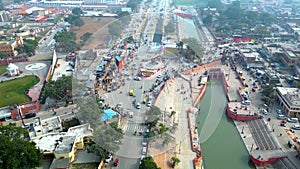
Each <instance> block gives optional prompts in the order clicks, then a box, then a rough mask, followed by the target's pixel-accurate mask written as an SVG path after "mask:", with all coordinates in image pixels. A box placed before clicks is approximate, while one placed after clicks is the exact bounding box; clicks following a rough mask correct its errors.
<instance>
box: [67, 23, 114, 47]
mask: <svg viewBox="0 0 300 169" xmlns="http://www.w3.org/2000/svg"><path fill="white" fill-rule="evenodd" d="M82 19H83V21H84V25H83V26H82V27H80V29H79V28H78V27H72V29H71V31H73V32H75V33H76V36H77V40H76V42H77V43H79V42H80V37H81V36H82V35H83V34H84V33H87V32H90V33H93V35H92V37H91V38H90V39H89V40H88V41H87V42H86V43H85V44H84V46H83V47H82V49H91V48H102V47H106V45H107V43H108V41H109V39H110V34H109V32H108V28H107V25H108V24H109V23H111V22H112V21H114V20H116V18H114V17H82Z"/></svg>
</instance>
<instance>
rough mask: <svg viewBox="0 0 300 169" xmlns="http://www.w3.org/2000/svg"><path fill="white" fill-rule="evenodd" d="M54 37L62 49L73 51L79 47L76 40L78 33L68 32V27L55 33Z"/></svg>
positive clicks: (58, 46)
mask: <svg viewBox="0 0 300 169" xmlns="http://www.w3.org/2000/svg"><path fill="white" fill-rule="evenodd" d="M54 39H55V41H56V44H57V48H61V49H62V50H65V51H69V52H71V51H74V50H75V49H77V48H78V45H77V44H76V42H75V40H76V34H75V33H74V32H68V31H67V30H66V29H63V30H62V31H60V32H57V33H56V34H55V36H54Z"/></svg>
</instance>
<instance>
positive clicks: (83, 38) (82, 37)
mask: <svg viewBox="0 0 300 169" xmlns="http://www.w3.org/2000/svg"><path fill="white" fill-rule="evenodd" d="M92 35H93V33H91V32H86V33H84V34H83V35H82V36H81V37H80V40H82V41H83V42H86V41H88V40H89V39H90V37H91V36H92Z"/></svg>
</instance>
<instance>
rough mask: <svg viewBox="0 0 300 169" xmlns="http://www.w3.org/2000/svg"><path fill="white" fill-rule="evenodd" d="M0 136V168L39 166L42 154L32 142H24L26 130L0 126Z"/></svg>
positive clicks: (24, 168)
mask: <svg viewBox="0 0 300 169" xmlns="http://www.w3.org/2000/svg"><path fill="white" fill-rule="evenodd" d="M0 135H1V136H0V142H1V144H0V159H1V162H0V168H11V169H28V168H35V167H38V166H40V162H41V159H42V153H41V151H40V150H39V149H37V148H36V147H35V143H34V142H29V141H26V139H27V138H28V132H27V131H26V130H24V129H22V128H21V127H15V126H12V125H8V126H0Z"/></svg>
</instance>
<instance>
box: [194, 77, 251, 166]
mask: <svg viewBox="0 0 300 169" xmlns="http://www.w3.org/2000/svg"><path fill="white" fill-rule="evenodd" d="M226 103H227V99H226V96H225V93H224V90H223V86H222V81H221V79H219V80H216V79H214V80H213V81H211V82H209V83H208V84H207V89H206V92H205V94H204V96H203V98H202V99H201V101H200V103H199V105H198V106H199V107H200V109H201V112H200V113H199V114H198V116H197V123H198V130H199V135H201V136H203V135H206V136H205V137H206V138H207V139H206V140H205V141H201V142H203V143H201V149H202V152H203V159H204V168H205V169H252V168H255V166H254V165H253V163H252V162H251V161H250V158H249V154H248V152H247V150H246V147H245V145H244V143H243V141H242V139H241V137H240V135H239V133H238V131H237V129H236V127H235V125H234V123H233V121H232V120H231V119H229V118H228V117H227V115H226V113H225V107H224V105H226ZM211 106H212V107H211ZM220 106H221V107H224V108H220ZM217 107H219V109H222V111H221V112H220V114H216V112H214V111H213V110H214V109H216V108H217ZM209 113H213V114H216V115H213V114H210V115H209V116H210V118H208V114H209ZM217 113H218V112H217ZM204 124H205V126H206V127H204V128H203V125H204ZM207 126H208V127H207ZM210 126H211V127H210ZM202 130H204V131H202ZM208 130H213V131H208ZM201 132H204V133H201ZM206 133H211V134H206ZM208 136H209V137H208ZM200 140H201V138H200Z"/></svg>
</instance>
